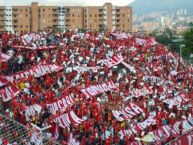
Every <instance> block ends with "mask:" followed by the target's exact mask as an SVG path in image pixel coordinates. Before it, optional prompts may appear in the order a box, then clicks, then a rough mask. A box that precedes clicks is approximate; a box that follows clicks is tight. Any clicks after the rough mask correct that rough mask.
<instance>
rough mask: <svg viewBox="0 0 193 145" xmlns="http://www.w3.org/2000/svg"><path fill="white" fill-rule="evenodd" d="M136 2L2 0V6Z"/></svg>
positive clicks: (121, 3)
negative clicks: (37, 3)
mask: <svg viewBox="0 0 193 145" xmlns="http://www.w3.org/2000/svg"><path fill="white" fill-rule="evenodd" d="M133 1H134V0H0V5H4V6H12V5H30V4H31V2H39V4H40V5H60V6H63V5H68V6H71V5H73V6H74V5H81V6H87V5H90V6H102V5H103V4H104V3H105V2H111V3H112V4H113V5H117V6H125V5H128V4H129V3H131V2H133Z"/></svg>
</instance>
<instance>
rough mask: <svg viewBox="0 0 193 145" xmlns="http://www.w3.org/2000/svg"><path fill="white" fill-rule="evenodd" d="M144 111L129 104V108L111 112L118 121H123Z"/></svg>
mask: <svg viewBox="0 0 193 145" xmlns="http://www.w3.org/2000/svg"><path fill="white" fill-rule="evenodd" d="M143 112H144V111H143V110H142V109H141V108H140V107H138V106H137V105H135V104H133V103H130V105H129V106H127V107H125V108H124V109H122V110H112V113H113V115H114V117H115V118H116V119H117V120H119V121H123V120H126V119H128V118H130V119H132V118H133V117H135V116H137V115H139V114H141V113H143Z"/></svg>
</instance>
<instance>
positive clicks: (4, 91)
mask: <svg viewBox="0 0 193 145" xmlns="http://www.w3.org/2000/svg"><path fill="white" fill-rule="evenodd" d="M19 93H20V90H19V89H18V88H17V87H15V86H14V85H12V84H8V85H6V86H4V87H3V88H1V89H0V98H3V102H7V101H9V100H11V99H12V98H14V97H15V96H16V95H18V94H19Z"/></svg>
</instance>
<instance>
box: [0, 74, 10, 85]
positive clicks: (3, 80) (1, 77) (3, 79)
mask: <svg viewBox="0 0 193 145" xmlns="http://www.w3.org/2000/svg"><path fill="white" fill-rule="evenodd" d="M7 83H8V81H7V80H6V78H4V77H3V76H0V87H2V86H5V85H6V84H7Z"/></svg>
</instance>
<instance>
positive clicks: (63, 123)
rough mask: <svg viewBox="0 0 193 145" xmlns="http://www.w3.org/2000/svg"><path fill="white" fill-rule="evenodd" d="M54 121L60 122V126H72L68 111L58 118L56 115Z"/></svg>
mask: <svg viewBox="0 0 193 145" xmlns="http://www.w3.org/2000/svg"><path fill="white" fill-rule="evenodd" d="M54 122H55V123H58V124H59V126H60V127H62V128H66V127H67V128H68V129H69V128H70V123H71V121H70V119H69V117H68V113H64V114H62V115H60V116H58V117H56V118H55V117H54Z"/></svg>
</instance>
